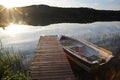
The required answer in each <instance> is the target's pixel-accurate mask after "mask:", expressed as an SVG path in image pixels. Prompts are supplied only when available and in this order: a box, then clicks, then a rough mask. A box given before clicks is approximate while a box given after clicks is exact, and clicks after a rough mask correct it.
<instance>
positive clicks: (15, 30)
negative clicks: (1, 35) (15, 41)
mask: <svg viewBox="0 0 120 80" xmlns="http://www.w3.org/2000/svg"><path fill="white" fill-rule="evenodd" d="M24 30H25V28H24V27H22V26H19V25H15V24H12V23H11V24H10V25H9V26H8V27H6V28H5V32H6V33H7V34H9V35H10V36H13V37H15V36H17V34H19V33H22V32H23V31H24Z"/></svg>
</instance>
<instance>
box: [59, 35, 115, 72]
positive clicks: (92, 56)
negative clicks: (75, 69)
mask: <svg viewBox="0 0 120 80" xmlns="http://www.w3.org/2000/svg"><path fill="white" fill-rule="evenodd" d="M60 43H61V44H62V46H63V49H64V50H65V52H66V55H67V57H68V58H69V59H70V60H72V61H73V62H74V63H76V64H77V65H79V66H80V67H81V68H83V69H84V70H86V71H88V72H91V71H95V70H96V69H98V68H99V66H101V65H103V64H105V63H107V62H108V61H109V60H110V59H111V58H113V55H112V52H110V51H109V50H106V49H104V48H102V47H99V46H97V45H95V44H93V43H91V42H88V41H86V40H76V39H73V38H70V37H67V36H63V35H62V36H61V37H60Z"/></svg>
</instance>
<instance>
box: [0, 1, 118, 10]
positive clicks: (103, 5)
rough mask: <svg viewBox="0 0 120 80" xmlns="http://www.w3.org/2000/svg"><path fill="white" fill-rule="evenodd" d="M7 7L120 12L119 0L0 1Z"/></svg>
mask: <svg viewBox="0 0 120 80" xmlns="http://www.w3.org/2000/svg"><path fill="white" fill-rule="evenodd" d="M0 4H3V5H5V6H7V7H15V6H28V5H35V4H37V5H39V4H46V5H50V6H58V7H90V8H95V9H104V10H120V0H0Z"/></svg>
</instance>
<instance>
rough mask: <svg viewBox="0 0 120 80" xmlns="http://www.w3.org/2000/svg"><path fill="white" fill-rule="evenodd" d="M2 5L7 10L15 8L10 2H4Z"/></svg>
mask: <svg viewBox="0 0 120 80" xmlns="http://www.w3.org/2000/svg"><path fill="white" fill-rule="evenodd" d="M3 5H4V6H5V7H6V8H7V9H10V8H13V7H15V6H16V4H15V3H14V2H11V1H6V2H4V3H3Z"/></svg>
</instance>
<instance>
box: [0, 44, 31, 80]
mask: <svg viewBox="0 0 120 80" xmlns="http://www.w3.org/2000/svg"><path fill="white" fill-rule="evenodd" d="M23 59H24V55H21V54H20V53H19V52H17V53H16V52H14V50H13V49H12V51H10V50H9V49H7V50H5V49H3V46H2V43H1V42H0V80H31V78H30V76H29V74H28V70H26V69H25V65H24V64H23Z"/></svg>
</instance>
